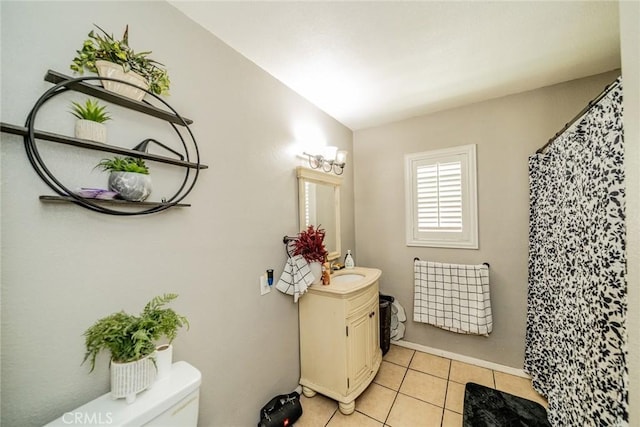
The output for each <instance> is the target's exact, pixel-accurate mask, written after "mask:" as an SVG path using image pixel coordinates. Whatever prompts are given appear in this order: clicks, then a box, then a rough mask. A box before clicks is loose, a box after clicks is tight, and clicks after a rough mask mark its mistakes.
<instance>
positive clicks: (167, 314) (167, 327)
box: [83, 294, 189, 403]
mask: <svg viewBox="0 0 640 427" xmlns="http://www.w3.org/2000/svg"><path fill="white" fill-rule="evenodd" d="M177 297H178V295H176V294H164V295H162V296H157V297H155V298H153V299H152V300H151V301H149V303H147V305H146V306H145V307H144V309H143V311H142V313H140V315H139V316H134V315H131V314H127V313H125V312H124V311H121V312H118V313H113V314H111V315H109V316H107V317H104V318H102V319H100V320H98V321H97V322H96V323H95V324H94V325H93V326H91V327H90V328H89V329H87V330H86V331H85V333H84V336H85V346H86V353H85V356H84V360H83V363H84V362H86V361H87V360H89V361H90V363H91V371H93V370H94V368H95V365H96V357H97V356H98V354H99V353H100V352H101V351H103V350H108V351H109V352H110V353H111V397H112V398H114V399H119V398H122V397H125V398H126V399H127V403H131V402H133V401H134V400H135V398H136V394H137V393H139V392H141V391H143V390H145V389H146V388H148V387H149V386H150V385H151V384H152V383H153V381H154V380H155V378H156V360H155V358H154V356H155V355H154V353H155V351H156V342H157V341H158V340H159V339H161V338H163V337H165V338H167V339H168V340H169V344H171V342H172V341H173V339H174V338H175V337H176V335H177V333H178V330H179V329H180V328H182V327H183V326H187V328H188V327H189V322H188V321H187V319H186V318H185V317H184V316H181V315H179V314H177V313H176V312H175V311H173V310H172V309H170V308H165V305H166V304H168V303H169V302H171V301H172V300H174V299H176V298H177ZM169 363H170V362H169Z"/></svg>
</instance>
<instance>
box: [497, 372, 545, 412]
mask: <svg viewBox="0 0 640 427" xmlns="http://www.w3.org/2000/svg"><path fill="white" fill-rule="evenodd" d="M494 377H495V379H496V389H497V390H500V391H504V392H506V393H510V394H513V395H516V396H520V397H522V398H525V399H529V400H533V401H534V402H537V403H539V404H541V405H542V406H544V407H545V408H548V407H549V404H548V403H547V400H546V399H545V398H544V397H543V396H541V395H540V394H538V392H537V391H535V389H534V388H533V386H532V385H531V380H530V379H528V378H522V377H518V376H515V375H509V374H505V373H503V372H497V371H495V372H494Z"/></svg>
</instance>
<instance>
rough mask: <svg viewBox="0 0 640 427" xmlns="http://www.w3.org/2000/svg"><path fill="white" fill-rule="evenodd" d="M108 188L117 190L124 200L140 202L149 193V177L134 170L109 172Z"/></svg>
mask: <svg viewBox="0 0 640 427" xmlns="http://www.w3.org/2000/svg"><path fill="white" fill-rule="evenodd" d="M109 190H111V191H117V192H118V194H120V197H122V198H123V199H125V200H129V201H131V202H141V201H143V200H145V199H146V198H147V197H149V194H151V177H150V176H149V175H145V174H142V173H135V172H111V174H109Z"/></svg>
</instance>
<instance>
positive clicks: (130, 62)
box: [70, 25, 170, 101]
mask: <svg viewBox="0 0 640 427" xmlns="http://www.w3.org/2000/svg"><path fill="white" fill-rule="evenodd" d="M96 28H98V30H100V33H96V32H95V31H93V30H92V31H91V32H89V34H88V37H89V38H88V39H86V40H85V41H84V43H83V44H82V48H81V49H80V50H77V51H76V53H77V56H76V57H75V58H73V62H72V64H71V66H70V67H71V69H72V70H73V71H75V72H77V73H80V74H83V72H84V70H85V69H87V70H89V71H92V72H94V73H98V75H99V76H100V77H110V78H115V79H119V80H124V81H127V82H129V83H132V84H134V85H135V86H138V87H140V88H142V89H144V90H147V89H148V90H149V91H151V92H153V93H155V94H158V95H168V94H169V84H170V81H169V75H168V74H167V70H166V69H165V68H163V67H164V65H163V64H161V63H159V62H157V61H155V60H153V59H151V58H149V54H150V53H151V51H147V52H140V53H136V52H134V50H133V49H131V47H129V26H128V25H127V26H126V28H125V30H124V34H123V36H122V39H121V40H118V39H116V38H114V37H113V35H112V34H111V35H110V34H108V33H107V32H106V31H105V30H103V29H102V28H100V27H98V26H97V25H96ZM102 85H103V86H104V88H105V89H106V90H109V91H112V92H116V93H119V94H121V95H123V96H126V97H128V98H132V99H135V100H137V101H140V100H142V98H144V95H145V92H144V90H140V89H137V88H136V87H133V86H130V85H127V84H123V83H118V82H114V81H109V80H103V81H102Z"/></svg>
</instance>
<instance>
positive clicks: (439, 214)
mask: <svg viewBox="0 0 640 427" xmlns="http://www.w3.org/2000/svg"><path fill="white" fill-rule="evenodd" d="M461 180H462V171H461V163H460V162H451V163H436V164H433V165H427V166H418V167H417V168H416V203H417V207H418V209H417V211H418V217H417V218H418V224H417V225H418V230H419V231H456V232H460V231H462V182H461Z"/></svg>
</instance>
